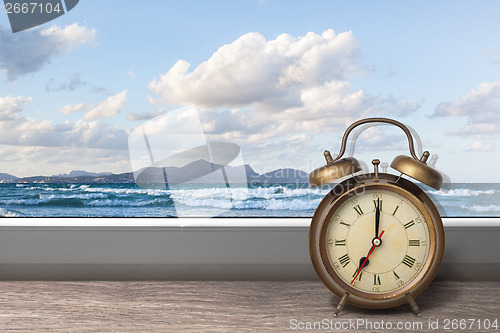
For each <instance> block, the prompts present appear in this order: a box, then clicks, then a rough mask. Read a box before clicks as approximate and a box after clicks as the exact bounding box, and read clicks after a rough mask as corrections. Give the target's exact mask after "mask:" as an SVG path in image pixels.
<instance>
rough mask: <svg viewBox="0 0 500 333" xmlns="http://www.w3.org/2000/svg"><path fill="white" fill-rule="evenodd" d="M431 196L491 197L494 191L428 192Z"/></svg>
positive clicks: (459, 189)
mask: <svg viewBox="0 0 500 333" xmlns="http://www.w3.org/2000/svg"><path fill="white" fill-rule="evenodd" d="M428 193H431V194H433V195H437V196H442V197H470V196H474V197H476V196H479V195H493V194H495V190H485V191H484V190H471V189H467V188H458V189H455V190H449V191H447V192H442V191H429V192H428Z"/></svg>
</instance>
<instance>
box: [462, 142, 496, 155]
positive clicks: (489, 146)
mask: <svg viewBox="0 0 500 333" xmlns="http://www.w3.org/2000/svg"><path fill="white" fill-rule="evenodd" d="M495 150H496V145H495V143H493V142H482V141H476V142H474V143H473V144H472V145H470V146H468V147H467V148H465V151H471V152H474V151H480V152H490V151H495Z"/></svg>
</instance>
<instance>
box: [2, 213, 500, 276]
mask: <svg viewBox="0 0 500 333" xmlns="http://www.w3.org/2000/svg"><path fill="white" fill-rule="evenodd" d="M310 220H311V219H310V218H223V219H220V218H219V219H218V218H212V219H205V218H179V219H175V218H174V219H172V218H6V219H2V220H0V279H3V280H16V279H21V280H43V279H56V280H64V279H67V280H87V279H100V280H143V279H144V280H179V279H180V280H200V279H201V280H203V279H243V280H244V279H247V280H248V279H271V280H273V279H277V280H283V279H288V280H290V279H292V280H298V279H316V275H315V273H314V270H313V268H312V265H311V263H310V260H309V253H308V245H307V241H308V238H307V237H308V230H309V223H310ZM443 223H444V226H445V233H446V250H445V257H444V259H443V265H442V268H441V270H440V272H439V273H438V278H442V279H459V280H463V279H482V280H484V279H486V280H488V279H490V280H491V279H494V280H498V278H499V277H500V258H499V257H498V256H497V253H500V242H498V240H499V239H500V218H443Z"/></svg>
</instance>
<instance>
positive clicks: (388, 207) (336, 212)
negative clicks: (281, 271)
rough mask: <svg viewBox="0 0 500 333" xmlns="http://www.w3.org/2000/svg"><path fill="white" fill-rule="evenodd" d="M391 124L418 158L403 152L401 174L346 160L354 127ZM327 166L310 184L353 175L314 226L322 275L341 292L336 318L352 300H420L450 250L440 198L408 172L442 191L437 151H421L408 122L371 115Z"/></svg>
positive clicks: (398, 161) (329, 198)
mask: <svg viewBox="0 0 500 333" xmlns="http://www.w3.org/2000/svg"><path fill="white" fill-rule="evenodd" d="M374 122H376V123H388V124H392V125H395V126H397V127H399V128H401V129H402V130H403V131H404V132H405V134H406V136H407V138H408V143H409V150H410V154H411V157H410V156H404V155H400V156H397V157H396V158H395V159H394V160H393V161H392V163H391V167H392V168H393V169H395V170H397V171H398V172H400V173H401V174H400V175H399V176H397V175H392V174H388V173H381V172H379V170H378V165H379V163H380V162H379V160H377V159H375V160H373V161H372V163H373V166H374V172H373V173H369V174H364V175H354V174H355V173H357V172H359V171H361V167H360V164H359V162H358V161H357V160H356V159H355V158H352V157H347V158H342V156H343V154H344V152H345V149H346V143H347V138H348V136H349V133H350V132H351V131H352V130H353V129H354V128H355V127H357V126H359V125H362V124H366V123H374ZM325 157H326V161H327V164H326V165H324V166H322V167H320V168H318V169H316V170H314V171H313V172H312V173H311V174H310V175H309V184H310V187H311V188H313V187H316V186H320V185H323V184H326V183H329V182H331V181H333V180H336V179H339V178H343V177H346V176H350V178H348V179H346V180H344V181H342V182H341V183H339V184H338V185H336V186H335V187H334V188H333V189H332V190H331V191H330V192H329V193H328V194H327V195H326V196H325V198H324V199H323V200H322V201H321V203H320V204H319V206H318V208H317V209H316V212H315V213H314V216H313V219H312V222H311V227H310V230H309V253H310V256H311V261H312V263H313V266H314V269H315V270H316V273H317V274H318V276H319V277H320V279H321V281H322V282H323V283H324V284H325V286H326V287H327V288H328V289H330V291H331V292H333V293H334V294H335V295H336V296H338V297H339V298H340V303H339V305H338V306H337V308H336V310H335V313H334V316H335V317H336V316H337V315H338V313H339V312H340V311H341V310H342V308H343V307H344V305H345V304H346V303H349V304H353V305H356V306H359V307H365V308H389V307H394V306H398V305H401V304H403V303H405V302H408V303H409V304H410V306H411V307H412V309H413V311H414V312H415V313H416V314H417V315H418V316H421V314H420V310H419V308H418V306H417V304H416V303H415V301H414V297H416V296H417V295H419V294H420V293H421V292H422V291H423V290H425V288H426V287H427V286H428V285H429V284H430V283H431V281H432V280H433V278H434V276H435V275H436V273H437V271H438V269H439V266H440V265H441V260H442V257H443V252H444V230H443V223H442V221H441V217H440V215H439V213H438V210H437V209H436V206H435V205H434V204H433V202H432V200H431V199H430V198H429V197H428V196H427V195H426V194H425V192H424V191H423V190H422V189H420V188H419V187H418V186H417V185H416V184H414V183H413V182H411V181H409V180H407V179H405V178H402V175H403V174H405V175H407V176H409V177H411V178H413V179H415V180H417V181H420V182H422V183H424V184H426V185H428V186H430V187H432V188H434V189H437V190H439V189H440V187H441V185H442V183H443V178H442V175H441V174H440V173H439V172H438V171H437V170H436V169H434V168H432V167H430V166H428V165H427V164H426V162H427V158H428V157H429V152H427V151H425V152H424V153H423V155H422V157H421V158H418V157H417V155H416V154H415V150H414V146H413V137H412V135H411V132H410V131H409V130H408V128H407V127H406V126H405V125H403V124H402V123H400V122H398V121H395V120H392V119H387V118H368V119H363V120H359V121H357V122H355V123H353V124H352V125H351V126H349V128H348V129H347V130H346V132H345V133H344V136H343V139H342V147H341V149H340V152H339V154H338V156H337V158H336V159H333V158H332V157H331V155H330V153H329V152H328V151H325Z"/></svg>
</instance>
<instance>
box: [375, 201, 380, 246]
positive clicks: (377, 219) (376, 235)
mask: <svg viewBox="0 0 500 333" xmlns="http://www.w3.org/2000/svg"><path fill="white" fill-rule="evenodd" d="M379 226H380V198H377V207H375V238H378V229H379Z"/></svg>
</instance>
